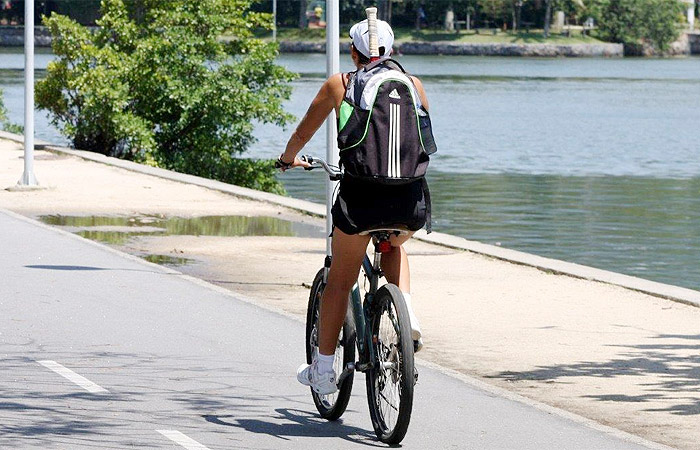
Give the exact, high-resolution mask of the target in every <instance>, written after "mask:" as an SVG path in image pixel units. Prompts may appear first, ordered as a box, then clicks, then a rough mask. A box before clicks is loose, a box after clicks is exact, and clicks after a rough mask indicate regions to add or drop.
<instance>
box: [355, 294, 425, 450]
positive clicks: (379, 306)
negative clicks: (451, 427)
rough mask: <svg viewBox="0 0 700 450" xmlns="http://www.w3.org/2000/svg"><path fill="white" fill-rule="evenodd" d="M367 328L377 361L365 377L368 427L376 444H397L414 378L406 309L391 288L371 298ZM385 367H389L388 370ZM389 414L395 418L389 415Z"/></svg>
mask: <svg viewBox="0 0 700 450" xmlns="http://www.w3.org/2000/svg"><path fill="white" fill-rule="evenodd" d="M370 326H371V327H372V328H371V329H372V341H373V345H374V349H375V353H376V355H377V359H378V362H377V364H376V365H375V367H373V368H372V369H370V370H369V371H368V372H367V377H366V382H367V400H368V403H369V412H370V416H371V418H372V426H373V427H374V431H375V433H376V434H377V438H379V440H380V441H382V442H384V443H387V444H398V443H400V442H401V441H402V440H403V438H404V437H405V436H406V432H407V431H408V425H409V423H410V421H411V411H412V409H413V387H414V385H415V377H414V360H413V340H412V339H411V322H410V318H409V315H408V308H407V307H406V303H405V302H404V299H403V295H402V294H401V291H400V290H399V288H398V287H396V286H395V285H393V284H387V285H384V286H382V287H381V288H380V289H379V290H378V291H377V293H376V294H375V296H374V305H373V307H372V312H371V317H370ZM392 334H393V336H394V337H393V338H392V336H391V335H392ZM382 363H385V365H384V366H383V365H382ZM389 364H391V365H393V366H392V367H388V365H389ZM387 388H389V389H387ZM396 401H398V406H397V405H396V404H394V403H395V402H396ZM392 410H393V411H394V412H395V414H391V413H392ZM392 415H395V420H392V419H393V418H392V417H391V416H392Z"/></svg>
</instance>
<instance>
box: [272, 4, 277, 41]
mask: <svg viewBox="0 0 700 450" xmlns="http://www.w3.org/2000/svg"><path fill="white" fill-rule="evenodd" d="M272 40H273V41H277V0H272Z"/></svg>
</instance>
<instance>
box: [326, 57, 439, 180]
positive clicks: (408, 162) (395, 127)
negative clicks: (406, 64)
mask: <svg viewBox="0 0 700 450" xmlns="http://www.w3.org/2000/svg"><path fill="white" fill-rule="evenodd" d="M338 148H339V149H340V164H341V166H342V167H343V169H344V170H345V174H346V175H347V176H350V177H353V178H359V179H364V180H366V181H372V182H376V183H381V184H404V183H410V182H412V181H415V180H419V179H422V178H424V177H425V172H426V170H427V168H428V162H429V160H430V158H429V156H428V155H430V154H432V153H434V152H435V150H436V148H435V142H434V140H433V135H432V130H431V125H430V117H429V116H428V112H427V111H426V110H425V108H424V107H423V105H422V104H421V101H420V97H419V96H418V92H417V91H416V88H415V86H414V85H413V80H411V78H410V77H409V76H408V75H406V72H405V71H404V70H403V68H402V67H401V65H400V64H399V63H397V62H396V61H394V60H392V59H386V60H382V61H381V62H380V63H374V64H370V65H369V66H367V67H365V68H364V69H359V70H358V71H357V72H355V73H354V74H352V75H351V78H350V80H349V81H348V85H347V88H346V91H345V97H344V99H343V102H342V104H341V105H340V113H339V115H338Z"/></svg>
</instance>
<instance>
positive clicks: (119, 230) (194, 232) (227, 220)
mask: <svg viewBox="0 0 700 450" xmlns="http://www.w3.org/2000/svg"><path fill="white" fill-rule="evenodd" d="M39 220H41V221H42V222H44V223H46V224H48V225H54V226H58V227H63V228H66V229H69V231H72V232H74V233H78V234H80V235H81V236H84V237H87V238H88V239H95V240H99V241H102V242H107V243H111V244H112V243H113V244H120V243H123V242H124V241H123V239H128V238H129V237H130V236H135V235H144V234H149V235H156V236H160V235H162V236H293V237H323V235H324V231H323V228H321V227H319V226H316V225H312V224H309V223H302V222H292V221H289V220H283V219H278V218H276V217H267V216H253V217H248V216H202V217H164V216H163V217H161V216H132V217H127V216H62V215H50V216H40V217H39Z"/></svg>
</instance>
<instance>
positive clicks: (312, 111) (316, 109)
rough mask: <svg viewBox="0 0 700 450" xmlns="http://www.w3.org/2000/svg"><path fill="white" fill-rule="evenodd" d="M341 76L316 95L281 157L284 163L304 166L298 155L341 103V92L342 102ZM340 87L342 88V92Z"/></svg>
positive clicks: (336, 76)
mask: <svg viewBox="0 0 700 450" xmlns="http://www.w3.org/2000/svg"><path fill="white" fill-rule="evenodd" d="M341 76H342V74H336V75H333V76H332V77H330V78H329V79H328V80H326V82H325V83H323V86H321V89H319V91H318V94H316V98H314V99H313V101H312V102H311V105H310V106H309V109H308V110H307V111H306V114H305V115H304V118H303V119H301V122H299V125H297V129H296V130H295V131H294V133H292V136H291V137H290V138H289V141H288V142H287V147H286V149H285V150H284V153H282V155H281V156H280V159H281V160H282V162H293V163H292V164H293V167H296V166H300V165H304V164H303V163H301V162H300V161H299V160H298V159H297V158H296V155H297V154H298V153H299V152H300V151H301V149H302V148H304V146H305V145H306V143H307V142H309V141H310V140H311V138H312V137H313V135H314V134H315V133H316V131H318V129H319V128H320V127H321V125H322V124H323V122H325V121H326V118H327V117H328V114H330V113H331V111H333V109H334V108H336V107H337V105H338V104H339V103H340V101H339V100H338V93H339V92H340V100H342V95H343V94H342V93H343V87H342V78H341ZM338 86H340V91H339V90H338Z"/></svg>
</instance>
